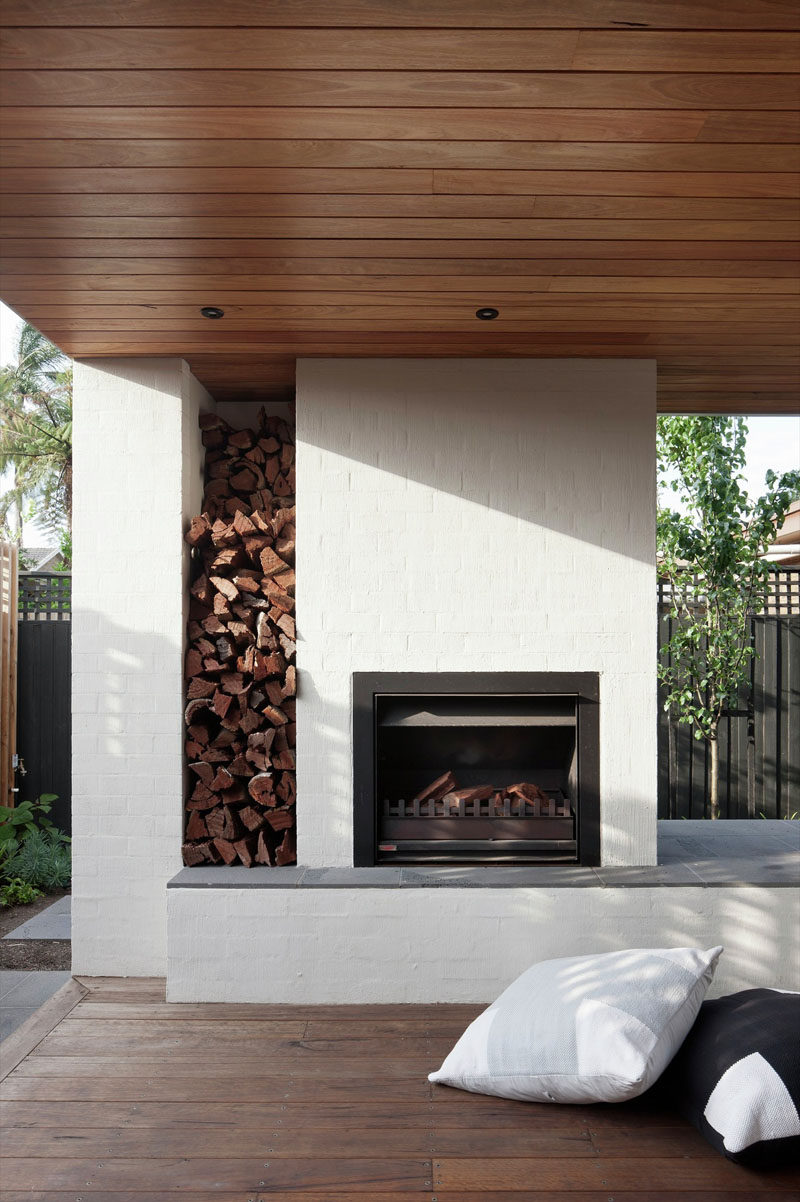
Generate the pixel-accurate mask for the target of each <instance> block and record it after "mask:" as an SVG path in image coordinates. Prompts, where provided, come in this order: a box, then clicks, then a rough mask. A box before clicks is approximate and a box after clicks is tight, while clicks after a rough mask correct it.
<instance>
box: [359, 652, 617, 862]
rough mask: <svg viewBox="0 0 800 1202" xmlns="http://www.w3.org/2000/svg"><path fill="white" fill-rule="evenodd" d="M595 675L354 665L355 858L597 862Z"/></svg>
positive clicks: (597, 738) (598, 821)
mask: <svg viewBox="0 0 800 1202" xmlns="http://www.w3.org/2000/svg"><path fill="white" fill-rule="evenodd" d="M598 718H599V678H598V675H597V674H596V673H590V672H580V673H519V672H510V673H509V672H506V673H471V672H470V673H433V674H427V673H416V672H414V673H361V672H357V673H354V675H353V750H354V765H353V766H354V806H353V816H354V839H353V848H354V863H355V864H356V865H357V866H365V865H375V864H386V863H400V864H414V863H434V864H459V863H460V864H531V863H533V864H535V863H550V864H553V863H556V864H563V863H573V864H574V863H581V864H586V865H592V864H599V863H600V798H599V724H598Z"/></svg>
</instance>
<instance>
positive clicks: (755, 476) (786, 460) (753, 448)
mask: <svg viewBox="0 0 800 1202" xmlns="http://www.w3.org/2000/svg"><path fill="white" fill-rule="evenodd" d="M20 324H21V323H20V319H19V318H18V317H17V315H16V314H15V313H13V312H12V311H11V309H9V308H8V307H7V306H6V305H4V304H2V303H1V302H0V364H6V363H12V362H13V361H14V344H15V341H16V337H17V332H18V330H19V326H20ZM748 426H749V431H750V432H749V436H748V439H747V468H746V471H745V480H746V482H747V491H748V492H749V493H750V494H751V495H754V496H758V495H759V494H760V492H761V490H762V488H763V485H764V475H765V473H766V471H767V469H768V468H772V469H773V471H776V472H778V473H780V472H787V471H791V470H792V469H796V468H798V467H800V415H798V416H796V417H760V416H756V417H751V418H749V419H748ZM0 487H2V480H0ZM25 541H26V542H27V543H28V545H29V546H37V545H44V544H45V543H46V539H45V538H44V536H43V535H42V533H41V531H38V530H37V529H36V527H35V526H34V524H33V523H29V525H28V534H27V537H26V539H25Z"/></svg>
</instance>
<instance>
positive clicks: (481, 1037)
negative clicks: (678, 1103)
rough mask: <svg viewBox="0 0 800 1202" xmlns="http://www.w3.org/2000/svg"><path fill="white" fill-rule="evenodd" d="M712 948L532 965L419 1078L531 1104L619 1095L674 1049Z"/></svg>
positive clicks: (713, 958)
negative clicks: (433, 1069)
mask: <svg viewBox="0 0 800 1202" xmlns="http://www.w3.org/2000/svg"><path fill="white" fill-rule="evenodd" d="M721 951H722V948H721V947H713V948H710V949H709V950H708V951H703V950H702V949H700V948H691V947H678V948H649V949H643V950H635V951H626V952H608V953H605V954H601V955H597V956H572V957H569V958H567V959H560V960H545V961H543V962H542V963H541V964H534V965H533V967H532V968H529V969H528V970H527V972H524V973H523V974H522V976H521V977H518V978H517V980H516V981H514V982H513V984H511V985H509V987H508V989H506V990H505V992H504V993H501V994H500V997H499V998H498V999H497V1001H496V1002H493V1003H492V1005H491V1006H489V1008H488V1010H484V1012H483V1013H482V1014H480V1015H479V1016H478V1018H476V1019H475V1021H474V1022H473V1023H471V1024H470V1025H469V1027H467V1029H466V1031H465V1032H464V1034H463V1035H462V1036H461V1038H460V1039H459V1041H458V1043H457V1044H456V1046H455V1047H454V1048H453V1050H452V1052H451V1053H450V1055H449V1056H448V1057H447V1059H446V1060H445V1062H444V1064H443V1065H442V1067H441V1068H440V1069H439V1070H438V1072H435V1073H431V1074H430V1075H429V1077H428V1080H429V1081H435V1082H437V1083H439V1084H441V1085H455V1086H457V1087H458V1088H459V1089H468V1090H471V1091H472V1092H473V1093H486V1094H495V1095H497V1096H498V1097H501V1098H520V1099H523V1100H529V1101H535V1102H622V1101H624V1100H625V1099H626V1098H635V1097H636V1096H637V1095H638V1094H640V1093H643V1092H644V1091H645V1090H646V1089H648V1088H649V1087H650V1086H651V1085H652V1084H653V1082H654V1081H656V1080H657V1079H658V1077H659V1076H660V1075H661V1073H662V1072H663V1071H664V1069H665V1068H666V1067H667V1065H668V1064H669V1062H670V1060H671V1059H672V1057H673V1056H674V1055H675V1053H676V1052H677V1050H678V1048H679V1047H680V1045H681V1043H682V1042H683V1040H684V1038H685V1037H686V1035H687V1033H688V1031H689V1028H690V1027H691V1025H692V1023H693V1022H694V1020H695V1018H696V1016H697V1012H698V1010H699V1009H700V1005H701V1003H702V1001H703V998H704V996H705V993H706V990H707V989H708V987H709V985H710V984H711V978H712V977H713V975H714V968H715V967H716V963H717V959H718V958H719V955H720V953H721Z"/></svg>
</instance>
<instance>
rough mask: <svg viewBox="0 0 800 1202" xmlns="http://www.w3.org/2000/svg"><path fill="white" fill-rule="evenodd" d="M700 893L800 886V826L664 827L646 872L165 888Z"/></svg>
mask: <svg viewBox="0 0 800 1202" xmlns="http://www.w3.org/2000/svg"><path fill="white" fill-rule="evenodd" d="M656 885H659V886H666V887H676V886H686V885H696V886H699V887H701V888H722V887H727V888H730V887H731V886H747V885H768V886H771V887H776V888H797V887H798V886H800V822H776V821H760V820H757V821H753V822H726V821H724V820H723V821H720V822H714V823H712V822H702V821H691V822H659V824H658V864H657V865H654V866H652V867H642V868H581V867H576V866H572V865H568V864H565V865H549V864H541V865H535V864H532V865H529V866H528V865H524V866H509V867H502V866H498V867H479V868H470V867H469V866H464V865H454V866H453V867H444V866H442V867H430V868H425V867H424V866H422V865H418V866H416V867H413V868H412V867H408V868H400V867H392V866H388V865H387V866H383V867H378V868H302V867H300V868H262V867H258V868H242V867H236V868H226V867H208V868H184V869H182V870H181V871H180V872H179V873H178V874H177V876H174V877H173V878H172V880H171V881H169V882H168V884H167V888H168V889H242V888H245V889H397V888H401V889H430V888H432V887H436V888H442V887H444V888H461V889H463V888H484V889H498V888H499V889H503V888H506V889H507V888H527V889H530V888H537V887H538V888H550V889H559V888H560V889H574V888H595V889H604V888H619V887H627V888H652V887H653V886H656Z"/></svg>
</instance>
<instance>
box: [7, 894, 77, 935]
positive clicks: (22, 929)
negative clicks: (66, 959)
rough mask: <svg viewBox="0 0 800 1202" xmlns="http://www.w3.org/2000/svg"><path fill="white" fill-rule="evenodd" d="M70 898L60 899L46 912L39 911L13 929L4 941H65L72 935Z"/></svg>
mask: <svg viewBox="0 0 800 1202" xmlns="http://www.w3.org/2000/svg"><path fill="white" fill-rule="evenodd" d="M71 913H72V898H71V897H60V898H59V899H58V901H55V902H53V904H52V906H48V907H47V909H46V910H40V911H39V913H38V914H34V916H33V918H29V919H28V920H27V921H26V922H23V923H22V924H21V925H20V926H18V927H15V928H14V930H13V931H10V932H9V933H8V935H5V936H4V938H5V939H66V940H69V939H70V938H71V933H72V918H71Z"/></svg>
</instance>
